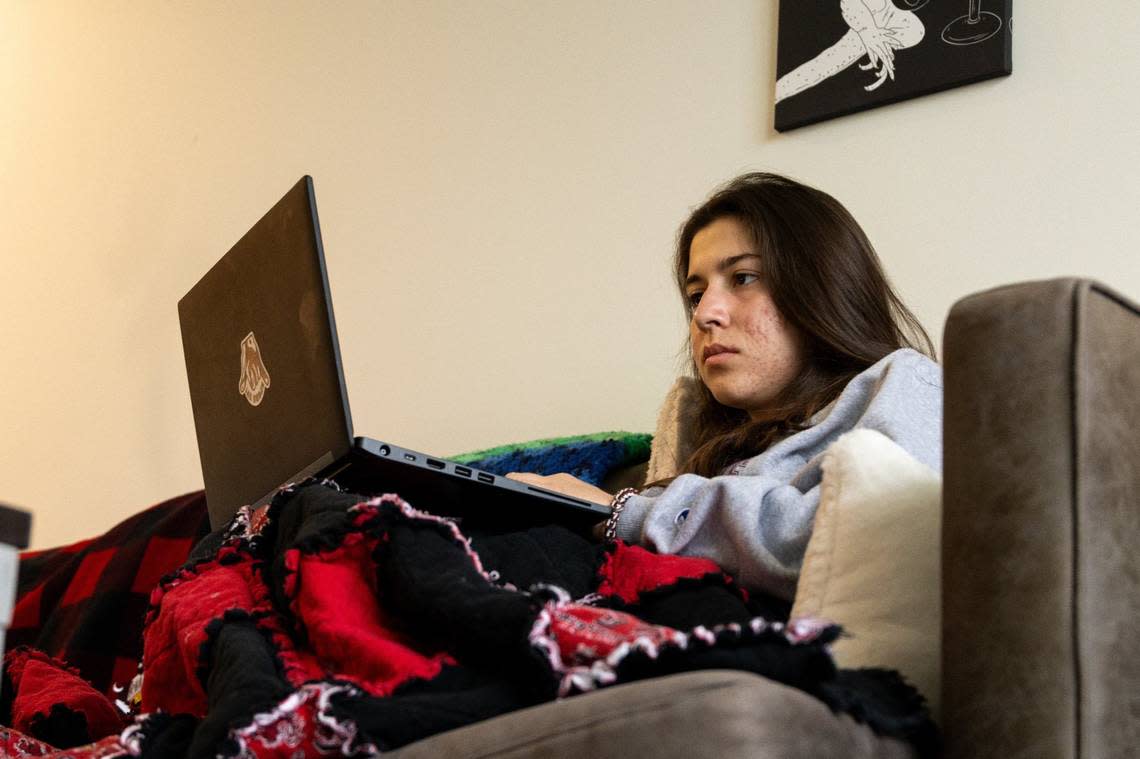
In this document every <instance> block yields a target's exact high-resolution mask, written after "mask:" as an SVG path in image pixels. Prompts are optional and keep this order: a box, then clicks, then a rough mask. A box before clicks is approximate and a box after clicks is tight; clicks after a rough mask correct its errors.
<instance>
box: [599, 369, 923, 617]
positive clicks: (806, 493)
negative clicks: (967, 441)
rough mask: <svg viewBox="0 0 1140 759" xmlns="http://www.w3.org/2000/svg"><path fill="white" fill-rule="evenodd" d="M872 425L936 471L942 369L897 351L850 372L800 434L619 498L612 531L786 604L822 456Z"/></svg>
mask: <svg viewBox="0 0 1140 759" xmlns="http://www.w3.org/2000/svg"><path fill="white" fill-rule="evenodd" d="M857 428H867V429H872V430H877V431H878V432H881V433H883V434H884V435H886V436H887V437H888V438H890V439H891V440H893V441H894V442H896V443H897V444H898V445H899V446H900V447H902V448H903V449H904V450H906V451H907V452H908V453H910V454H911V455H912V456H914V457H915V458H916V459H918V460H919V461H921V462H922V463H924V464H926V465H927V466H929V467H931V468H932V469H934V470H935V471H938V472H941V471H942V370H941V368H940V367H939V366H938V364H936V363H934V362H933V361H931V360H930V359H929V358H927V357H926V356H924V355H922V354H921V353H918V352H917V351H914V350H911V349H909V348H905V349H902V350H897V351H895V352H894V353H891V354H890V355H888V356H886V357H884V358H883V359H881V360H880V361H879V362H878V363H876V364H874V365H873V366H871V367H870V368H868V369H867V370H865V371H864V372H862V373H861V374H859V375H857V376H856V377H855V378H854V379H852V380H851V382H849V383H848V385H847V387H845V388H844V389H843V392H842V393H840V395H839V397H838V398H837V399H836V400H835V402H834V403H833V404H831V405H830V406H829V407H828V408H825V409H823V410H822V411H820V412H819V413H818V414H816V415H815V417H813V419H812V424H811V426H810V427H808V428H807V429H805V430H802V431H800V432H797V433H795V434H792V435H789V436H788V437H786V438H784V439H783V440H780V441H779V442H777V443H775V444H773V445H772V446H770V447H769V448H768V449H767V450H765V451H764V452H763V453H760V454H759V455H757V456H755V457H753V458H751V459H747V460H745V461H741V462H739V463H737V464H735V465H733V466H731V467H729V468H728V469H727V470H726V472H725V473H724V474H721V475H720V476H717V477H712V478H707V477H701V476H699V475H695V474H683V475H681V476H679V477H677V479H675V480H674V481H673V482H671V483H670V484H669V486H668V487H666V488H661V487H655V488H650V489H648V490H646V491H644V492H643V493H640V494H638V495H634V496H632V497H631V498H630V499H629V500H628V501H626V504H625V509H624V510H623V511H622V514H621V517H620V519H619V520H618V524H617V536H618V537H619V538H621V539H623V540H625V541H627V542H630V543H640V544H642V545H645V546H648V547H650V548H652V549H654V550H656V551H658V552H660V553H671V554H680V555H684V556H704V557H707V558H710V559H712V560H714V561H716V562H717V563H718V564H719V565H720V566H721V567H722V568H723V569H725V570H726V571H728V572H730V573H731V574H733V575H735V576H736V578H737V580H738V581H739V582H740V583H741V585H743V586H744V587H745V588H749V589H754V590H761V591H764V592H767V593H771V594H772V595H775V596H778V597H780V598H785V599H788V600H791V599H792V598H793V597H794V595H795V590H796V581H797V580H798V578H799V574H800V566H801V565H802V563H803V557H804V551H805V550H806V549H807V543H808V538H809V537H811V530H812V523H813V521H814V520H815V512H816V508H817V507H818V506H819V493H820V479H821V477H822V471H821V467H820V464H821V461H822V459H823V452H824V450H826V448H827V447H828V446H829V445H830V444H831V443H833V442H835V441H836V440H837V439H838V438H839V437H840V436H841V435H842V434H843V433H845V432H848V431H850V430H853V429H857Z"/></svg>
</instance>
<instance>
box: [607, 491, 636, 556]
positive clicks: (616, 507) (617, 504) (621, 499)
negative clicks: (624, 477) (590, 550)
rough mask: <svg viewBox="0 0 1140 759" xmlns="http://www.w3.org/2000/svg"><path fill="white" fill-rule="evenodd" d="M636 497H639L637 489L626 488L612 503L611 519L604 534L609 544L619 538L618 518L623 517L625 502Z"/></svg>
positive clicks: (619, 492)
mask: <svg viewBox="0 0 1140 759" xmlns="http://www.w3.org/2000/svg"><path fill="white" fill-rule="evenodd" d="M635 495H637V488H625V489H623V490H619V491H618V493H617V495H615V496H614V499H613V500H612V501H610V518H609V519H607V520H606V529H605V531H604V532H603V533H602V535H603V537H605V539H606V542H607V543H612V542H614V539H615V538H617V523H618V518H620V517H621V511H622V509H624V508H625V502H626V501H628V500H629V499H630V498H631V497H633V496H635Z"/></svg>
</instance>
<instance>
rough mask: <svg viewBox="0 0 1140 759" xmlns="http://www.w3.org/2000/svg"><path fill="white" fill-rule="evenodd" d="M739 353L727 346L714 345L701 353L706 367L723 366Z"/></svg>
mask: <svg viewBox="0 0 1140 759" xmlns="http://www.w3.org/2000/svg"><path fill="white" fill-rule="evenodd" d="M738 352H739V351H737V350H736V349H735V348H729V347H728V346H727V345H719V344H715V343H714V344H713V345H710V346H708V347H706V348H705V349H704V351H703V352H702V353H701V359H702V360H703V361H704V363H705V364H706V365H708V364H713V365H714V366H715V365H716V364H722V363H724V362H726V361H728V360H729V359H730V358H731V357H732V356H735V355H736V354H737V353H738Z"/></svg>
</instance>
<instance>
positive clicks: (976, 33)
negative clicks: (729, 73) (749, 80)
mask: <svg viewBox="0 0 1140 759" xmlns="http://www.w3.org/2000/svg"><path fill="white" fill-rule="evenodd" d="M1012 5H1013V0H782V2H781V3H780V16H779V39H778V45H777V53H776V129H777V130H778V131H781V132H784V131H787V130H789V129H795V128H796V127H801V126H805V125H807V124H813V123H815V122H817V121H823V120H825V119H832V118H835V117H836V116H845V115H847V114H849V113H855V112H857V111H864V110H867V109H868V108H875V107H877V106H880V105H887V104H888V103H896V102H898V101H900V100H906V99H908V98H914V97H919V96H921V95H928V94H930V93H932V92H938V91H939V90H945V89H949V88H951V87H958V86H960V85H963V84H970V83H972V82H979V81H981V80H983V79H990V78H993V77H997V76H1007V75H1008V74H1010V73H1011V72H1012V71H1013V35H1012V26H1013V17H1012V12H1013V11H1012Z"/></svg>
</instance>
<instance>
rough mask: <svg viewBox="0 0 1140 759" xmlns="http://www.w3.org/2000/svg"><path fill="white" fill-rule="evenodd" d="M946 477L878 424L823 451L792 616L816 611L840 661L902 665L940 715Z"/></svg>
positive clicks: (842, 663)
mask: <svg viewBox="0 0 1140 759" xmlns="http://www.w3.org/2000/svg"><path fill="white" fill-rule="evenodd" d="M941 519H942V480H941V477H940V476H939V475H938V474H937V473H936V472H934V471H933V470H932V469H930V468H929V467H928V466H926V465H925V464H922V463H921V462H919V461H917V460H916V459H915V458H914V457H912V456H911V455H910V454H908V453H907V452H906V451H904V450H903V449H902V448H900V447H899V446H898V445H897V444H896V443H895V442H894V441H892V440H890V439H889V438H887V437H886V436H885V435H883V434H881V433H879V432H876V431H874V430H854V431H852V432H849V433H847V434H845V435H844V436H843V437H841V438H839V440H837V441H836V442H835V443H834V444H832V446H831V447H830V448H829V449H828V450H827V451H826V452H825V454H824V460H823V482H822V485H821V494H820V504H819V511H818V512H817V513H816V518H815V526H814V528H813V531H812V537H811V540H810V541H809V542H808V547H807V552H806V554H805V555H804V563H803V568H802V571H801V573H800V580H799V585H798V588H797V591H796V599H795V605H794V606H793V608H792V617H793V618H796V617H822V618H824V619H830V620H833V621H835V622H838V623H839V624H841V625H842V626H843V627H844V628H845V630H846V631H847V637H844V638H841V639H840V640H839V641H837V642H836V643H835V644H834V646H833V652H834V654H835V658H836V661H837V662H838V663H839V666H841V667H847V668H856V667H887V668H890V669H895V670H898V671H899V672H901V673H902V674H903V676H904V677H905V678H906V679H907V680H908V681H909V682H910V683H911V684H913V685H914V686H915V687H917V688H918V689H919V691H920V692H921V693H922V694H923V695H924V696H925V697H926V698H927V700H928V701H929V703H930V708H931V713H932V714H933V715H934V718H935V719H936V720H937V719H938V718H939V706H940V704H939V698H940V690H941V680H942V678H941V640H942V594H941V590H942V583H941Z"/></svg>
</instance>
